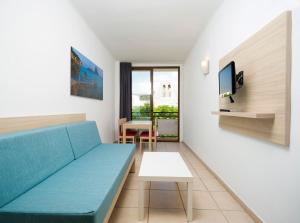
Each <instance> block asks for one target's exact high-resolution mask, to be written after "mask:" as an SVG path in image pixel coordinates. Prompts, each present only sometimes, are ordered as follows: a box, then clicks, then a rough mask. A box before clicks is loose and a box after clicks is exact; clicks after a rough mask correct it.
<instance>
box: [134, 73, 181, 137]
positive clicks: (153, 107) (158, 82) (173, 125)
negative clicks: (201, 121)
mask: <svg viewBox="0 0 300 223" xmlns="http://www.w3.org/2000/svg"><path fill="white" fill-rule="evenodd" d="M179 86H180V67H133V69H132V105H131V112H132V119H133V120H152V121H153V120H154V119H157V121H158V140H159V141H175V142H178V141H179V129H180V121H179V117H180V112H179V105H180V103H179V93H180V92H179V89H180V88H179Z"/></svg>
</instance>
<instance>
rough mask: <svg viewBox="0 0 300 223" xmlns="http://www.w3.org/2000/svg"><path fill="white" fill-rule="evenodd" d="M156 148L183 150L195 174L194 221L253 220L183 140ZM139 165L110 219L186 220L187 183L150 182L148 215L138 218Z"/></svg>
mask: <svg viewBox="0 0 300 223" xmlns="http://www.w3.org/2000/svg"><path fill="white" fill-rule="evenodd" d="M157 151H165V152H175V151H177V152H180V153H181V155H182V157H183V158H184V160H185V161H186V163H187V165H188V166H189V168H190V170H191V172H192V174H193V175H194V177H195V178H194V188H193V190H194V191H193V208H194V211H193V221H192V222H193V223H254V221H253V220H252V219H251V218H250V217H249V215H248V214H246V213H245V212H244V211H243V209H242V207H241V206H240V205H239V204H238V203H237V202H236V201H235V200H234V198H233V197H232V196H231V195H230V194H229V193H228V192H227V191H226V189H225V188H224V187H223V186H222V185H221V184H220V183H219V182H218V180H217V179H216V178H215V177H214V176H213V175H212V174H211V173H210V172H209V171H208V170H207V169H206V167H205V166H204V165H203V164H202V163H201V162H200V161H199V160H198V159H197V158H196V157H195V156H194V155H193V153H191V152H190V150H189V149H188V148H187V147H186V146H185V145H184V144H182V143H165V142H164V143H158V148H157ZM136 154H137V155H136V156H137V159H138V160H137V165H136V167H137V169H136V172H135V173H132V174H129V176H128V178H127V181H126V183H125V186H124V189H123V191H122V193H121V195H120V197H119V199H118V202H117V205H116V207H115V209H114V211H113V214H112V216H111V219H110V221H109V222H110V223H137V222H143V223H184V222H187V220H186V210H185V204H186V193H187V192H186V190H187V187H186V184H185V183H173V182H170V183H158V182H150V183H149V184H148V185H147V186H146V189H145V198H146V199H145V218H144V220H143V221H139V220H138V190H137V189H138V181H137V175H138V170H139V164H140V161H141V157H142V155H141V154H139V153H138V152H137V153H136Z"/></svg>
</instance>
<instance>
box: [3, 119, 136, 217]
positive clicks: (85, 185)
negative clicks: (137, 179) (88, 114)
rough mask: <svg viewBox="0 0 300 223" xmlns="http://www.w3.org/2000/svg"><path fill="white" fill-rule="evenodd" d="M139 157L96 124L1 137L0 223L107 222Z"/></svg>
mask: <svg viewBox="0 0 300 223" xmlns="http://www.w3.org/2000/svg"><path fill="white" fill-rule="evenodd" d="M134 153H135V145H133V144H102V143H101V140H100V137H99V133H98V130H97V126H96V123H95V122H92V121H86V122H80V123H74V124H69V125H60V126H54V127H48V128H42V129H34V130H29V131H24V132H18V133H13V134H8V135H2V136H0V223H21V222H22V223H100V222H106V221H107V220H108V218H109V216H110V213H111V210H112V208H113V206H114V203H115V201H116V199H117V196H118V192H119V191H120V189H121V186H122V184H123V183H124V179H125V177H126V176H127V174H128V171H129V170H130V168H131V165H134Z"/></svg>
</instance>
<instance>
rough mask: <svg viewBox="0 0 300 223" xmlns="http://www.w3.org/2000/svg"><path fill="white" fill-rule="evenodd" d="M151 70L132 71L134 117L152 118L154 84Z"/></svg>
mask: <svg viewBox="0 0 300 223" xmlns="http://www.w3.org/2000/svg"><path fill="white" fill-rule="evenodd" d="M151 85H152V84H151V71H150V70H133V71H132V108H131V112H132V119H133V120H151V119H152V100H151V97H152V86H151Z"/></svg>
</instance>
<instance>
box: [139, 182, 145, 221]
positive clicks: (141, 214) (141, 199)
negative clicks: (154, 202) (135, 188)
mask: <svg viewBox="0 0 300 223" xmlns="http://www.w3.org/2000/svg"><path fill="white" fill-rule="evenodd" d="M144 187H145V182H144V181H139V220H140V221H142V220H144V194H145V192H144Z"/></svg>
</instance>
